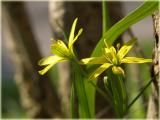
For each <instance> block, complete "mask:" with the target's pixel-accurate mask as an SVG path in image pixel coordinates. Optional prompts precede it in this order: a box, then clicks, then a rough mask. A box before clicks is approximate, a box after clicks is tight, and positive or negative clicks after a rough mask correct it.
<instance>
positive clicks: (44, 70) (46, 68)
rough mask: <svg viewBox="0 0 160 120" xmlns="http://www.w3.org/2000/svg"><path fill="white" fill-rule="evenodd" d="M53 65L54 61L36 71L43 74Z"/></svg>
mask: <svg viewBox="0 0 160 120" xmlns="http://www.w3.org/2000/svg"><path fill="white" fill-rule="evenodd" d="M53 65H55V63H52V64H49V65H48V66H47V67H45V68H44V69H42V70H40V71H38V73H39V74H40V75H44V74H45V73H46V72H47V71H48V70H49V69H50V68H51V67H52V66H53Z"/></svg>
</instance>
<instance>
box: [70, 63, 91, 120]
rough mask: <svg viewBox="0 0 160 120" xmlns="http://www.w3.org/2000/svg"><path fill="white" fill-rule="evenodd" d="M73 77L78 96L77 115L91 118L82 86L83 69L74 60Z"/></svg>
mask: <svg viewBox="0 0 160 120" xmlns="http://www.w3.org/2000/svg"><path fill="white" fill-rule="evenodd" d="M73 65H74V79H75V84H74V85H75V89H76V93H77V97H78V107H79V117H80V118H91V115H90V111H89V105H88V99H87V96H86V90H85V86H84V81H83V80H84V79H83V70H82V69H81V66H80V65H79V64H78V63H77V62H74V64H73Z"/></svg>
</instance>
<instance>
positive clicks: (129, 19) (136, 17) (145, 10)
mask: <svg viewBox="0 0 160 120" xmlns="http://www.w3.org/2000/svg"><path fill="white" fill-rule="evenodd" d="M157 9H158V1H156V2H148V1H146V2H144V3H143V5H141V6H140V7H139V8H137V9H136V10H135V11H133V12H131V13H130V14H129V15H127V16H126V17H124V18H123V19H122V20H120V21H119V22H118V23H116V24H115V25H114V26H113V27H111V28H110V29H109V30H108V31H107V32H106V33H105V34H104V36H103V37H102V38H101V40H100V41H99V42H98V44H97V46H96V47H95V49H94V51H93V53H92V56H100V55H101V48H103V46H104V42H103V40H104V39H106V41H107V43H108V45H112V43H113V42H114V41H115V40H116V39H117V38H118V37H119V35H121V34H122V33H123V32H124V31H126V30H127V29H128V28H129V27H130V26H131V25H133V24H135V23H137V22H139V21H140V20H142V19H144V18H145V17H147V16H148V15H150V14H152V13H153V12H154V11H155V10H157Z"/></svg>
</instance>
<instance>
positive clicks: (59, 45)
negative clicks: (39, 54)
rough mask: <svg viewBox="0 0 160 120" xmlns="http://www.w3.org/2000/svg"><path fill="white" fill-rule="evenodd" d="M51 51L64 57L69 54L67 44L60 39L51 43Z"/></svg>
mask: <svg viewBox="0 0 160 120" xmlns="http://www.w3.org/2000/svg"><path fill="white" fill-rule="evenodd" d="M51 52H52V53H53V54H55V55H57V56H60V57H64V58H66V57H68V56H69V55H70V54H69V50H68V48H67V46H66V45H65V44H64V43H63V41H61V40H58V41H56V42H55V43H53V44H52V45H51Z"/></svg>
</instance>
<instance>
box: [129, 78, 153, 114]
mask: <svg viewBox="0 0 160 120" xmlns="http://www.w3.org/2000/svg"><path fill="white" fill-rule="evenodd" d="M151 83H152V79H151V80H150V81H149V82H148V83H147V84H146V86H144V87H143V88H142V90H141V92H140V93H139V94H138V95H137V96H136V97H135V98H134V99H133V100H132V102H131V103H130V104H129V105H128V108H127V109H128V110H129V109H130V108H131V106H132V105H133V104H134V103H135V102H136V100H137V99H138V98H139V97H140V96H141V95H142V94H143V92H144V91H145V90H146V89H147V88H148V86H149V85H150V84H151ZM128 110H127V111H128Z"/></svg>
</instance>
